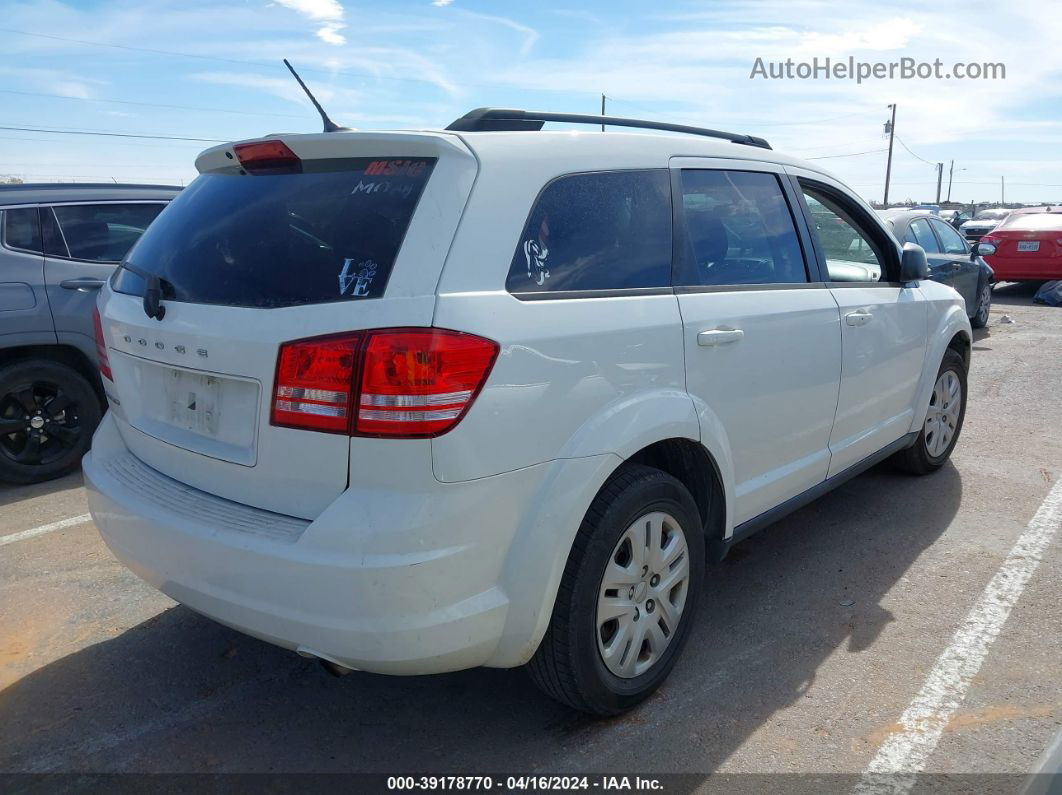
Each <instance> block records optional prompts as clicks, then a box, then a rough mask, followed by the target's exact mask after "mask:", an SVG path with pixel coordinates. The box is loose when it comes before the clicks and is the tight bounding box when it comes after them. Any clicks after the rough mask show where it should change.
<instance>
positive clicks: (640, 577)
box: [594, 511, 690, 679]
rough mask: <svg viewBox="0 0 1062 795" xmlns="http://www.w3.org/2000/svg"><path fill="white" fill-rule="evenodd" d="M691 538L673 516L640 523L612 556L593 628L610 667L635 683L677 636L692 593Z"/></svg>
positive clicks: (661, 515)
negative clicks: (688, 544) (637, 677)
mask: <svg viewBox="0 0 1062 795" xmlns="http://www.w3.org/2000/svg"><path fill="white" fill-rule="evenodd" d="M689 582H690V562H689V550H688V549H687V546H686V537H685V535H684V534H683V532H682V528H681V527H680V526H679V523H678V522H677V521H676V520H675V518H674V517H673V516H671V515H670V514H668V513H664V512H662V511H654V512H652V513H648V514H645V515H643V516H641V517H639V518H638V519H636V520H635V521H634V522H633V523H632V524H631V525H630V527H628V528H627V530H626V531H625V532H624V533H623V535H622V536H621V537H620V540H619V542H618V543H617V544H616V547H615V549H613V551H612V555H611V556H610V557H609V561H608V565H607V566H606V568H605V573H604V575H603V576H602V578H601V587H600V590H599V592H598V601H597V616H596V620H595V623H594V626H595V628H596V632H597V646H598V651H599V652H600V653H601V659H602V661H603V662H604V663H605V666H606V667H607V668H608V670H609V671H611V672H612V673H613V674H615V675H616V676H618V677H621V678H623V679H631V678H633V677H636V676H639V675H641V674H643V673H645V672H646V671H648V670H649V669H650V668H652V667H653V665H655V664H656V663H657V662H658V661H659V660H660V658H661V656H662V655H663V654H664V651H665V650H666V649H667V647H668V645H669V644H670V643H671V641H672V639H673V638H674V637H675V635H676V633H677V632H678V628H679V622H680V621H681V619H682V611H683V608H684V607H685V606H686V596H687V594H688V591H689Z"/></svg>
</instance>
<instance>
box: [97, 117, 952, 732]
mask: <svg viewBox="0 0 1062 795" xmlns="http://www.w3.org/2000/svg"><path fill="white" fill-rule="evenodd" d="M543 121H561V122H563V121H580V122H587V121H597V122H600V121H601V119H600V118H597V117H581V116H566V115H559V114H531V113H526V112H521V111H505V110H480V111H474V112H473V113H471V114H469V115H468V116H465V117H463V118H462V119H459V120H458V121H457V122H455V123H454V124H453V125H451V126H450V128H448V129H447V130H442V131H423V132H413V131H405V132H365V133H361V132H357V133H355V132H332V133H325V134H317V135H281V136H275V137H270V138H268V139H264V140H257V141H251V142H245V143H239V144H235V145H225V146H217V147H214V148H212V149H208V150H207V151H205V152H203V153H202V154H201V155H200V156H199V159H198V160H197V163H196V165H197V167H198V169H199V171H200V172H201V176H200V177H199V178H198V179H196V180H195V182H193V183H192V184H191V185H190V186H189V187H188V188H186V189H185V190H184V191H183V192H182V193H181V195H180V196H178V197H177V198H176V199H175V200H174V201H173V202H172V204H170V206H169V207H168V208H167V209H166V210H164V211H163V213H162V214H161V215H160V216H159V218H158V220H157V221H156V222H155V223H153V224H152V225H151V227H150V228H149V229H148V231H147V232H146V233H145V234H144V236H143V237H142V238H141V239H140V241H139V242H138V243H137V245H136V247H135V248H134V249H133V250H132V251H131V253H130V254H129V256H128V257H127V259H126V261H125V262H124V263H123V265H122V266H121V267H120V268H119V270H118V271H117V272H116V273H115V275H114V277H113V279H112V280H111V282H110V284H109V285H108V286H106V287H105V288H104V290H103V292H102V295H101V297H100V302H99V317H98V319H97V334H98V345H99V353H100V360H101V363H102V371H103V375H104V384H105V386H106V391H107V395H108V398H109V400H110V411H109V412H108V414H107V416H106V418H105V419H104V420H103V423H102V425H101V426H100V428H99V430H98V432H97V433H96V436H95V439H94V441H93V447H92V451H91V453H90V454H89V455H88V456H87V457H86V458H85V462H84V469H85V476H86V481H87V484H88V488H89V499H90V504H91V508H92V513H93V516H94V517H95V520H96V523H97V524H98V526H99V528H100V531H101V532H102V534H103V537H104V539H105V540H106V542H107V544H108V545H109V546H110V548H111V549H112V550H113V551H114V553H115V555H117V556H118V557H119V558H120V559H121V560H122V561H123V562H125V563H126V564H127V565H128V566H129V567H130V568H131V569H132V570H133V571H134V572H136V573H137V574H138V575H140V576H141V577H143V578H144V579H145V580H146V581H147V582H149V583H150V584H152V585H153V586H155V587H157V588H159V589H160V590H162V591H163V592H164V593H166V594H168V595H169V596H171V597H173V598H174V599H176V600H177V601H179V602H181V603H183V604H185V605H187V606H188V607H190V608H192V609H193V610H196V611H198V612H200V613H203V614H205V615H207V616H210V617H212V618H214V619H216V620H218V621H220V622H222V623H224V624H227V625H229V626H231V627H234V628H236V629H238V630H240V631H242V632H246V633H247V634H250V635H253V636H255V637H258V638H262V639H264V640H267V641H269V642H271V643H275V644H278V645H280V646H284V647H287V648H289V649H294V650H295V651H297V652H298V653H299V654H302V655H304V656H309V657H315V658H318V659H320V660H322V661H325V662H326V663H327V665H328V667H330V668H331V669H332V670H333V671H343V670H347V669H357V670H364V671H375V672H380V673H388V674H428V673H436V672H441V671H453V670H457V669H462V668H469V667H472V666H479V665H485V666H495V667H513V666H520V665H524V664H528V665H529V668H530V671H531V674H532V676H533V677H534V679H535V680H536V681H537V682H538V684H539V685H541V686H542V687H543V688H544V689H545V690H546V691H547V692H548V693H550V694H551V695H552V696H554V697H556V698H558V699H561V700H562V701H565V702H567V703H568V704H571V705H572V706H574V707H577V708H579V709H582V710H586V711H590V712H595V713H600V714H612V713H617V712H620V711H622V710H624V709H628V708H630V707H631V706H633V705H634V704H636V703H638V702H639V701H640V700H641V699H643V698H645V697H646V696H647V695H648V694H649V693H651V692H652V691H653V690H654V689H655V688H656V687H657V686H658V685H659V684H660V683H661V681H662V680H663V679H664V678H665V677H666V676H667V675H668V673H669V671H670V670H671V668H672V666H673V665H674V664H675V661H676V659H677V657H678V655H679V653H680V652H681V649H682V647H683V644H684V642H685V640H686V637H687V635H688V632H689V629H690V625H691V623H692V620H693V617H694V612H695V609H696V606H697V599H698V596H699V594H700V591H701V582H702V574H703V571H704V568H705V563H706V560H715V559H719V558H720V557H721V556H722V555H723V554H724V553H725V552H726V550H727V549H728V548H729V547H730V546H731V545H732V544H734V543H735V542H737V541H739V540H740V539H742V538H744V537H746V536H747V535H749V534H750V533H752V532H754V531H755V530H758V529H759V528H761V527H763V526H765V525H767V524H768V523H770V522H772V521H774V520H775V519H777V518H778V517H780V516H782V515H784V514H785V513H787V512H789V511H792V510H794V509H795V508H798V507H800V506H801V505H803V504H805V503H807V502H808V501H809V500H811V499H813V498H815V497H817V496H819V495H821V494H823V493H824V492H826V491H827V490H829V489H831V488H833V487H834V486H836V485H838V484H839V483H842V482H843V481H845V480H846V479H848V478H850V477H852V476H853V475H855V474H858V473H859V472H861V471H862V470H864V469H866V468H867V467H869V466H870V465H872V464H874V463H876V462H878V461H880V460H882V459H884V458H886V457H888V456H895V457H896V458H897V459H898V461H899V462H900V463H901V464H902V465H903V466H905V467H906V468H907V469H909V470H912V471H914V472H918V473H925V472H930V471H932V470H934V469H937V468H938V467H940V466H941V465H942V464H943V463H944V462H945V460H946V459H947V458H948V456H949V454H950V452H951V450H952V447H953V446H954V445H955V442H956V440H957V438H958V435H959V431H960V429H961V427H962V421H963V413H964V409H965V401H966V388H965V387H966V371H967V367H968V364H969V359H970V341H971V336H970V323H969V320H968V319H967V317H966V311H965V307H964V305H963V301H962V298H960V297H959V295H958V294H957V293H955V292H954V291H953V290H952V289H951V288H949V287H946V286H944V285H942V284H939V283H936V282H933V281H926V280H924V279H925V276H926V263H925V256H924V253H923V252H922V251H921V249H919V248H917V247H916V246H911V245H910V244H908V245H907V246H905V247H904V248H903V249H902V250H901V248H900V245H899V244H898V243H897V242H896V240H895V239H894V238H893V237H892V236H891V235H890V234H889V232H888V231H887V230H886V228H885V227H884V226H883V225H882V223H881V221H880V220H879V219H878V218H877V216H876V214H875V213H874V212H873V211H872V210H871V209H870V208H869V207H868V206H867V205H866V204H865V203H864V202H863V201H861V200H860V199H859V198H858V197H856V196H855V195H854V194H853V193H852V192H851V191H850V190H849V189H848V188H846V187H845V186H844V185H842V184H841V183H840V182H838V181H837V180H836V179H834V178H833V177H831V176H830V175H829V174H827V173H825V172H823V171H821V170H820V169H819V168H818V167H816V166H814V165H810V164H807V163H804V162H801V161H798V160H795V159H793V158H790V157H786V156H784V155H780V154H778V153H776V152H774V151H772V150H771V149H770V147H769V146H768V145H767V144H766V142H764V141H762V140H761V139H757V138H752V137H749V136H743V135H731V134H727V133H719V132H716V131H711V130H699V129H695V128H675V127H673V126H671V125H655V124H653V123H650V122H640V121H635V120H615V119H609V120H608V123H609V124H610V125H613V130H610V131H609V132H596V131H581V132H563V131H561V132H548V131H545V132H544V131H541V129H540V128H541V127H542V126H543ZM618 127H660V128H663V129H670V130H671V131H672V132H676V131H680V132H682V133H685V134H683V135H675V134H671V135H659V134H637V133H631V132H618V131H614V130H615V129H616V128H618ZM690 133H692V134H690Z"/></svg>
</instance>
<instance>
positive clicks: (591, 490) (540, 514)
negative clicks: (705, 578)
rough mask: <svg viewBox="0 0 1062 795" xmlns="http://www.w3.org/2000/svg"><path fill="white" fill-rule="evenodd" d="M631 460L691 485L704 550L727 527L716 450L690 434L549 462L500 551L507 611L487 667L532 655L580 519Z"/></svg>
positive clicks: (713, 544) (717, 541)
mask: <svg viewBox="0 0 1062 795" xmlns="http://www.w3.org/2000/svg"><path fill="white" fill-rule="evenodd" d="M631 464H643V465H646V466H653V467H656V468H657V469H660V470H662V471H664V472H667V473H668V474H671V475H672V476H673V477H675V478H677V479H678V480H680V481H681V482H682V483H683V484H684V485H685V486H686V487H687V488H688V489H689V490H690V493H691V494H692V495H693V498H694V501H695V502H696V503H697V508H698V511H699V512H700V513H701V519H702V522H704V523H705V529H706V530H707V532H708V533H709V535H708V537H707V538H706V541H707V542H708V549H707V550H706V554H707V555H709V556H712V555H714V554H716V550H717V548H719V547H720V546H721V542H722V541H723V539H724V538H725V533H726V527H727V525H726V517H727V516H728V511H727V503H726V497H725V490H724V486H723V480H722V476H721V474H720V470H719V466H718V464H717V463H716V458H715V456H713V455H712V453H711V451H709V450H708V449H707V448H705V446H704V445H703V444H702V443H701V442H700V441H698V440H697V439H696V438H691V436H658V437H657V438H656V439H654V440H653V441H651V442H649V443H648V444H644V445H643V446H642V447H640V448H639V449H637V450H635V451H633V452H632V453H630V454H629V455H626V456H623V455H619V454H616V453H609V454H603V455H594V456H586V457H580V458H576V459H558V460H556V461H553V462H551V464H550V470H549V472H548V474H547V475H546V476H545V477H544V478H543V481H542V487H541V488H540V489H539V491H538V494H539V495H540V496H539V498H536V499H535V500H534V501H533V503H534V504H535V510H534V512H533V514H532V515H530V516H528V517H527V518H526V520H525V522H524V524H523V526H522V527H521V528H520V530H519V531H518V533H517V537H516V539H515V541H514V543H513V545H512V546H511V547H510V549H509V553H508V555H507V560H506V564H505V567H504V569H505V570H504V572H503V574H502V581H503V587H504V590H505V592H506V595H507V597H508V599H509V609H508V612H507V615H506V619H505V628H504V630H503V634H502V638H501V640H500V641H499V644H498V646H497V647H496V649H495V651H494V653H493V655H492V656H491V658H490V659H489V660H488V661H487V663H486V664H487V665H488V666H492V667H502V668H508V667H513V666H517V665H522V664H524V663H526V662H527V661H528V660H530V659H531V657H532V656H533V655H534V653H535V650H536V649H537V648H538V646H539V643H541V641H542V637H543V636H544V635H545V633H546V629H547V627H548V626H549V622H550V619H551V617H552V614H553V606H554V603H555V602H556V599H557V592H558V589H559V588H560V581H561V577H562V575H563V572H564V568H565V565H566V564H567V561H568V558H569V556H570V555H571V553H572V548H573V544H574V541H575V537H576V534H577V533H578V531H579V526H580V524H581V523H582V520H583V517H584V516H585V515H586V512H587V511H588V510H589V508H590V505H591V504H592V503H593V501H594V499H595V498H596V497H597V495H598V494H599V493H600V491H601V489H602V488H604V487H605V484H607V483H608V482H609V481H610V480H611V479H612V478H614V477H615V476H616V475H617V474H618V473H620V472H622V471H623V469H624V468H625V467H627V466H629V465H631ZM704 489H707V490H708V491H707V493H705V492H704V491H703V490H704ZM569 517H572V521H571V522H570V523H569V522H568V521H567V520H568V518H569ZM575 517H578V518H577V519H575Z"/></svg>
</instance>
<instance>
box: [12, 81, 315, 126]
mask: <svg viewBox="0 0 1062 795" xmlns="http://www.w3.org/2000/svg"><path fill="white" fill-rule="evenodd" d="M0 94H17V95H18V96H22V97H49V98H51V99H73V100H77V101H79V102H108V103H111V104H115V105H136V106H141V107H146V108H172V109H174V110H199V111H206V112H208V113H235V114H238V115H240V116H276V117H278V118H284V119H305V118H307V116H306V114H305V113H300V114H295V113H261V112H258V111H253V110H232V109H229V108H200V107H196V106H195V105H166V104H163V103H160V102H133V101H132V100H126V99H97V98H95V97H70V96H67V95H65V94H45V93H43V92H39V91H13V90H11V89H9V88H0Z"/></svg>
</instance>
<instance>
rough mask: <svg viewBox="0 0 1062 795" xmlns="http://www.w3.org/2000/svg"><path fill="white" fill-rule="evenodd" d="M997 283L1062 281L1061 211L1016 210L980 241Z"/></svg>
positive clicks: (981, 249) (1049, 208)
mask: <svg viewBox="0 0 1062 795" xmlns="http://www.w3.org/2000/svg"><path fill="white" fill-rule="evenodd" d="M978 253H979V254H981V256H983V257H984V258H985V260H986V261H987V262H988V264H989V265H991V266H992V270H993V271H995V279H996V281H997V282H1021V281H1034V282H1042V281H1047V280H1049V279H1062V207H1036V208H1030V209H1028V210H1015V211H1014V212H1012V213H1011V214H1010V215H1008V216H1007V218H1006V219H1005V220H1004V221H1003V222H1002V223H1001V224H1000V225H999V226H997V227H996V228H995V229H993V230H992V231H991V232H989V233H988V234H987V235H985V236H984V237H982V238H981V241H980V247H979V248H978Z"/></svg>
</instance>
